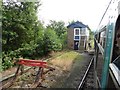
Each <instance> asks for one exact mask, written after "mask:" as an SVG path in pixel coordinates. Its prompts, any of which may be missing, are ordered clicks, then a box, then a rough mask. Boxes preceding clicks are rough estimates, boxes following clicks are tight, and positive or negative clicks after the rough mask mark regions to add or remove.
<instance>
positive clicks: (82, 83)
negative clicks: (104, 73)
mask: <svg viewBox="0 0 120 90" xmlns="http://www.w3.org/2000/svg"><path fill="white" fill-rule="evenodd" d="M93 60H94V58H92V59H91V60H90V63H89V66H88V68H87V70H86V72H85V74H84V76H83V78H82V81H81V82H80V84H79V86H78V89H77V90H80V89H82V88H83V85H84V83H85V80H86V78H87V75H88V72H89V70H90V68H91V66H92V63H93Z"/></svg>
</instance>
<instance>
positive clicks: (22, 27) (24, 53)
mask: <svg viewBox="0 0 120 90" xmlns="http://www.w3.org/2000/svg"><path fill="white" fill-rule="evenodd" d="M40 6H41V2H12V1H11V0H10V1H9V0H7V2H3V3H2V57H1V58H2V67H1V66H0V68H2V70H6V69H8V68H10V67H13V66H14V65H15V64H14V60H15V58H28V59H37V58H40V57H43V56H46V55H48V54H49V53H50V52H52V51H54V52H56V51H60V50H62V49H64V48H65V47H66V35H67V34H66V28H65V23H64V22H63V21H54V20H51V21H50V24H49V25H47V26H46V27H44V23H42V22H41V21H40V20H38V17H37V10H38V7H40Z"/></svg>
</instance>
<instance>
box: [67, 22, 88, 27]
mask: <svg viewBox="0 0 120 90" xmlns="http://www.w3.org/2000/svg"><path fill="white" fill-rule="evenodd" d="M86 27H88V26H87V25H84V24H83V23H82V22H79V21H77V22H74V23H71V24H69V25H68V26H67V28H86Z"/></svg>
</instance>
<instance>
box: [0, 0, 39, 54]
mask: <svg viewBox="0 0 120 90" xmlns="http://www.w3.org/2000/svg"><path fill="white" fill-rule="evenodd" d="M38 6H39V4H36V3H34V2H21V3H20V2H10V1H8V2H3V3H2V7H3V8H2V14H3V17H2V24H3V25H2V29H3V30H2V36H3V40H2V42H3V43H2V44H3V45H2V46H3V51H5V52H7V51H10V50H16V49H18V48H19V47H22V46H23V44H25V43H29V42H30V41H31V40H33V38H34V28H35V23H36V22H37V16H36V12H37V7H38Z"/></svg>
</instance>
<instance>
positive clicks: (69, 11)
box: [38, 0, 110, 30]
mask: <svg viewBox="0 0 120 90" xmlns="http://www.w3.org/2000/svg"><path fill="white" fill-rule="evenodd" d="M109 1H110V0H41V2H42V6H40V10H39V12H38V16H39V19H40V20H42V21H44V22H45V24H48V23H49V20H56V21H60V20H62V21H64V22H65V23H66V25H67V23H68V22H70V21H72V20H74V21H77V20H78V21H81V22H83V23H84V24H86V25H89V27H90V28H91V29H92V30H96V29H97V26H98V24H99V22H100V19H101V17H102V15H103V13H104V11H105V9H106V7H107V5H108V3H109Z"/></svg>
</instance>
